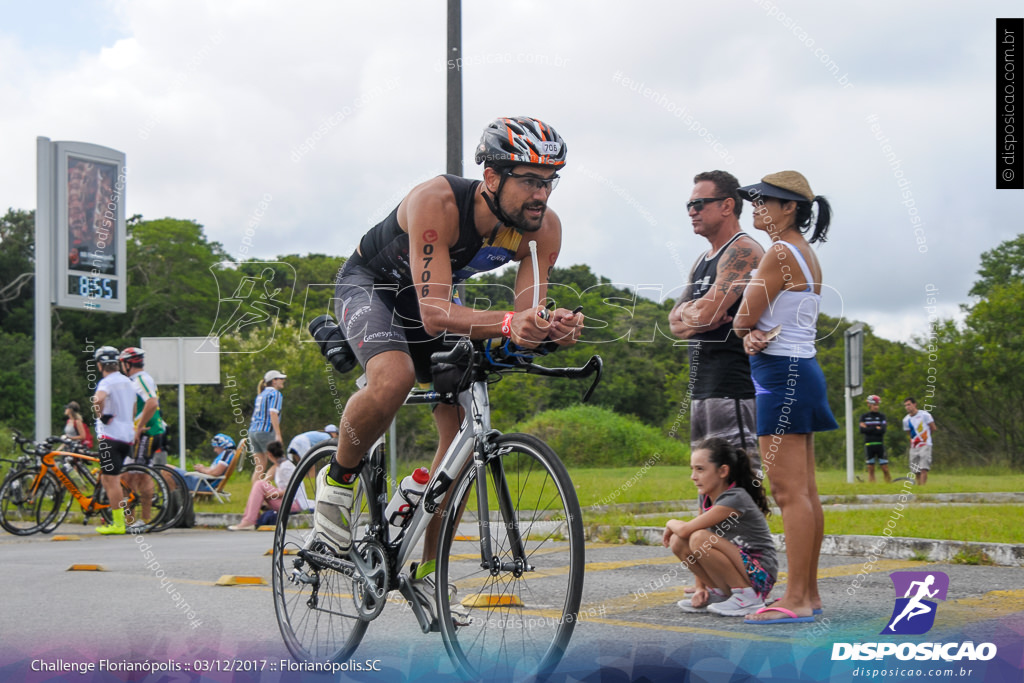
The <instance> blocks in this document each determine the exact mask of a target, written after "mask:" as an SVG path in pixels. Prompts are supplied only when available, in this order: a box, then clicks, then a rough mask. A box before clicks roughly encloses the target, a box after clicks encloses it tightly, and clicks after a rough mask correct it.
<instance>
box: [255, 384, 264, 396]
mask: <svg viewBox="0 0 1024 683" xmlns="http://www.w3.org/2000/svg"><path fill="white" fill-rule="evenodd" d="M266 388H267V383H266V382H264V381H263V380H260V383H259V385H258V386H257V387H256V395H257V396H259V395H260V394H262V393H263V390H264V389H266Z"/></svg>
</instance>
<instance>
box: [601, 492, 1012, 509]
mask: <svg viewBox="0 0 1024 683" xmlns="http://www.w3.org/2000/svg"><path fill="white" fill-rule="evenodd" d="M907 496H909V497H910V498H909V499H910V500H913V501H915V502H918V503H973V504H1006V503H1024V492H1021V491H997V492H992V493H919V494H916V493H913V491H912V490H911V491H907V492H904V493H877V494H866V493H865V494H857V495H855V496H832V495H829V496H821V497H820V498H821V504H822V505H882V504H889V503H901V502H902V503H904V504H906V502H907V498H906V497H907ZM901 498H903V500H901ZM696 509H697V501H696V499H687V500H659V501H650V502H646V503H611V504H608V505H596V504H595V505H587V506H584V507H583V512H584V513H585V512H587V511H588V510H590V511H596V512H605V511H615V512H631V513H634V514H635V513H647V512H650V513H656V512H676V511H678V510H696Z"/></svg>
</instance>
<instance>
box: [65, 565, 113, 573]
mask: <svg viewBox="0 0 1024 683" xmlns="http://www.w3.org/2000/svg"><path fill="white" fill-rule="evenodd" d="M67 570H68V571H69V572H105V571H107V568H106V567H104V566H103V565H102V564H73V565H71V566H70V567H68V569H67Z"/></svg>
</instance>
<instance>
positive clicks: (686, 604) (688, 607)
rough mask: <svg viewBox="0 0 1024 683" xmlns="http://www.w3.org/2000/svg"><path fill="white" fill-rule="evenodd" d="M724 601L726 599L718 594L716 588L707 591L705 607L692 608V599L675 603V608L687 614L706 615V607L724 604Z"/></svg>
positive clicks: (721, 594) (723, 595) (722, 594)
mask: <svg viewBox="0 0 1024 683" xmlns="http://www.w3.org/2000/svg"><path fill="white" fill-rule="evenodd" d="M726 600H728V598H726V597H725V594H724V593H720V592H719V591H718V589H717V588H712V589H711V590H710V591H708V604H707V605H704V606H703V607H694V606H693V602H692V601H693V598H688V599H686V600H680V601H679V602H677V603H676V606H677V607H679V609H681V610H683V611H684V612H686V613H687V614H707V613H708V605H714V604H717V603H721V602H725V601H726Z"/></svg>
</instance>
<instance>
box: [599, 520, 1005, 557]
mask: <svg viewBox="0 0 1024 683" xmlns="http://www.w3.org/2000/svg"><path fill="white" fill-rule="evenodd" d="M616 529H617V530H618V534H619V538H620V539H621V540H622V541H625V542H632V543H635V542H636V541H637V540H639V539H643V541H646V543H647V544H648V545H660V544H661V539H662V536H663V534H664V533H665V529H664V528H663V527H654V526H624V527H611V526H597V527H593V528H592V529H588V533H589V535H590V536H591V538H592V539H594V540H596V537H598V536H604V537H605V538H607V536H608V535H609V534H611V535H614V534H615V533H616ZM772 540H774V541H775V549H776V550H777V551H779V552H784V551H785V548H786V542H785V537H784V536H783V535H782V534H772ZM961 553H962V554H963V555H966V556H968V557H972V558H977V557H979V556H980V555H981V554H982V553H983V554H984V556H985V557H987V558H988V559H987V561H985V564H989V563H991V564H993V565H996V566H999V567H1024V545H1019V544H1014V543H968V542H965V541H944V540H936V539H933V538H907V537H901V536H892V537H889V536H837V535H834V534H826V535H825V540H824V541H823V542H822V544H821V554H822V555H854V556H856V555H864V556H871V557H873V558H886V559H892V560H911V559H915V556H917V557H918V558H919V557H921V556H922V555H923V556H925V557H926V559H927V561H928V562H946V563H949V562H952V561H953V560H954V558H956V557H957V555H960V554H961ZM971 564H973V563H971ZM979 564H980V563H979Z"/></svg>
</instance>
